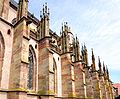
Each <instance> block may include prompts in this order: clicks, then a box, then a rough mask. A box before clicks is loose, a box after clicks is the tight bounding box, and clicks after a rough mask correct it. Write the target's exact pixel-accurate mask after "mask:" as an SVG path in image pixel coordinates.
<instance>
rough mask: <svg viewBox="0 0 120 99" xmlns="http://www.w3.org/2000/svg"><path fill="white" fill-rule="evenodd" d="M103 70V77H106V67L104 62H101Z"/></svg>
mask: <svg viewBox="0 0 120 99" xmlns="http://www.w3.org/2000/svg"><path fill="white" fill-rule="evenodd" d="M103 72H104V77H105V78H106V77H107V74H106V68H105V64H104V62H103Z"/></svg>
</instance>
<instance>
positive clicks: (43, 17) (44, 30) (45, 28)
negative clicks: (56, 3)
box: [37, 3, 50, 40]
mask: <svg viewBox="0 0 120 99" xmlns="http://www.w3.org/2000/svg"><path fill="white" fill-rule="evenodd" d="M49 16H50V12H49V8H48V6H47V3H45V6H44V5H43V9H42V11H40V22H39V24H38V26H37V31H38V40H40V39H42V38H45V37H50V34H49Z"/></svg>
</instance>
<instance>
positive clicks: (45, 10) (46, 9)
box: [45, 2, 48, 14]
mask: <svg viewBox="0 0 120 99" xmlns="http://www.w3.org/2000/svg"><path fill="white" fill-rule="evenodd" d="M47 10H48V9H47V2H46V3H45V13H46V14H47Z"/></svg>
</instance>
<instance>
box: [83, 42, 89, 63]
mask: <svg viewBox="0 0 120 99" xmlns="http://www.w3.org/2000/svg"><path fill="white" fill-rule="evenodd" d="M84 51H85V63H86V65H88V53H87V47H86V45H85V44H84Z"/></svg>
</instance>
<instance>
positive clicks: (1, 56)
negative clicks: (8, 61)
mask: <svg viewBox="0 0 120 99" xmlns="http://www.w3.org/2000/svg"><path fill="white" fill-rule="evenodd" d="M4 51H5V45H4V39H3V36H2V34H1V32H0V83H1V78H2V66H3V59H4ZM0 86H1V84H0Z"/></svg>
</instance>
